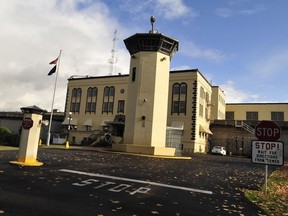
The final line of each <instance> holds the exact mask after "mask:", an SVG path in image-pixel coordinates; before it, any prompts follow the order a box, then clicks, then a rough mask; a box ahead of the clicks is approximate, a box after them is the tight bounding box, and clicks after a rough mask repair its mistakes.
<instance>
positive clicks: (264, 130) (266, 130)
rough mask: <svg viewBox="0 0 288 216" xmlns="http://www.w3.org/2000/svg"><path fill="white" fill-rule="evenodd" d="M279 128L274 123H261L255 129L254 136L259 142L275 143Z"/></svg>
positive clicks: (279, 131)
mask: <svg viewBox="0 0 288 216" xmlns="http://www.w3.org/2000/svg"><path fill="white" fill-rule="evenodd" d="M280 133H281V128H280V127H279V125H278V124H276V123H275V122H274V121H261V122H260V123H259V124H258V125H257V126H256V128H255V136H256V137H257V139H258V140H261V141H277V140H278V139H279V138H280Z"/></svg>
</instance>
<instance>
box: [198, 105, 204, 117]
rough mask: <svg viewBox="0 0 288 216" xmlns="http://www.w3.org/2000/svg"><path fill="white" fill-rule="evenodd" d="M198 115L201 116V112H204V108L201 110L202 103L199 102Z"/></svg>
mask: <svg viewBox="0 0 288 216" xmlns="http://www.w3.org/2000/svg"><path fill="white" fill-rule="evenodd" d="M199 105H200V106H199V116H202V117H203V113H204V110H203V105H202V104H199Z"/></svg>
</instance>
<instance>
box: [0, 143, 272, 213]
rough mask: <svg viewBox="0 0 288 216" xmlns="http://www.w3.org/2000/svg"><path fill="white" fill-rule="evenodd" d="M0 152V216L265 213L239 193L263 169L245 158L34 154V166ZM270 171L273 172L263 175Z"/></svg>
mask: <svg viewBox="0 0 288 216" xmlns="http://www.w3.org/2000/svg"><path fill="white" fill-rule="evenodd" d="M16 155H17V151H15V150H14V151H0V215H2V214H3V215H4V216H8V215H11V216H12V215H13V216H18V215H24V216H25V215H29V216H31V215H44V216H45V215H59V216H60V215H61V216H62V215H70V216H71V215H75V216H76V215H87V216H90V215H93V216H95V215H264V213H263V212H262V211H261V210H260V209H259V208H258V207H257V206H255V205H254V204H252V203H250V202H249V201H248V200H247V199H246V198H245V197H244V195H243V193H242V192H241V189H243V188H249V189H258V188H259V187H260V186H261V185H262V184H263V182H264V167H263V166H262V165H255V164H252V163H251V161H250V159H248V158H239V157H230V156H217V155H204V154H203V155H202V154H195V155H192V159H190V160H187V159H186V160H179V159H177V160H176V159H165V158H151V157H143V156H135V155H124V154H117V153H112V152H102V151H96V150H95V149H93V150H92V149H90V150H81V149H78V150H75V149H68V150H66V149H49V148H40V149H39V152H38V157H39V160H41V161H42V162H43V163H44V165H43V166H41V167H19V166H15V165H10V164H9V161H11V160H15V158H16ZM270 171H272V168H271V169H270Z"/></svg>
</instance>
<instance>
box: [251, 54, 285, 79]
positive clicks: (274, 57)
mask: <svg viewBox="0 0 288 216" xmlns="http://www.w3.org/2000/svg"><path fill="white" fill-rule="evenodd" d="M287 59H288V51H287V49H285V50H277V51H274V52H269V53H267V54H266V56H265V57H264V56H261V59H259V60H258V61H257V60H254V62H253V63H252V65H251V66H250V67H249V70H250V71H251V73H253V74H256V75H257V76H259V75H261V76H260V77H261V78H265V79H266V78H270V77H275V76H276V75H277V74H281V73H283V74H286V73H287V68H288V61H287Z"/></svg>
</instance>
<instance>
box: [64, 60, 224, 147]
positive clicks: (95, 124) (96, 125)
mask: <svg viewBox="0 0 288 216" xmlns="http://www.w3.org/2000/svg"><path fill="white" fill-rule="evenodd" d="M157 58H161V56H159V57H157ZM160 70H163V71H165V70H166V69H165V68H160ZM162 78H163V77H162V76H160V75H159V77H156V78H155V79H162ZM149 79H150V78H149V77H147V83H149V81H150V80H149ZM128 82H129V77H128V75H124V76H118V75H117V76H112V77H110V76H107V77H89V78H82V79H81V78H80V79H69V80H68V91H67V99H66V101H67V102H66V111H65V112H66V116H67V114H68V113H69V111H70V104H71V94H72V90H73V88H81V89H82V97H81V108H80V113H79V114H78V113H73V114H72V118H73V120H77V130H72V131H70V140H71V138H72V137H73V136H74V137H75V138H76V143H81V140H82V139H83V138H85V137H86V138H87V137H88V136H89V135H90V134H91V133H93V130H102V127H101V126H100V124H101V123H102V121H103V120H110V121H112V120H113V119H114V117H115V115H117V105H118V100H125V112H124V115H125V114H127V112H135V110H129V111H128V110H127V98H128V95H127V93H128ZM182 82H185V83H186V84H187V104H186V115H185V114H183V113H180V114H176V113H173V114H171V102H172V85H173V84H174V83H182ZM195 83H196V84H197V88H194V84H195ZM105 86H114V87H115V99H114V109H113V114H112V113H109V114H106V113H103V114H102V102H103V91H104V88H105ZM145 86H146V84H145ZM89 87H97V88H98V97H97V108H96V113H95V114H94V113H92V114H89V113H85V106H86V98H87V89H88V88H89ZM138 87H139V86H138ZM138 87H137V86H135V88H138ZM150 87H151V86H150V85H149V84H147V86H146V87H145V88H144V89H143V91H142V92H141V94H142V95H140V96H139V97H138V98H137V99H136V100H137V103H138V105H139V106H142V105H143V104H144V98H146V99H147V102H148V101H149V100H151V99H153V97H154V96H153V95H150V94H149V88H150ZM201 87H202V88H203V89H202V91H203V90H204V91H203V92H204V95H205V96H204V98H202V99H201V98H200V91H201ZM163 88H164V87H163ZM121 89H124V93H121ZM160 89H161V88H160ZM214 92H216V93H217V94H219V95H221V94H222V97H225V95H224V94H223V92H222V91H221V90H219V89H218V90H217V91H213V89H212V86H211V85H210V84H209V82H208V81H207V80H206V79H205V77H204V76H203V75H202V74H201V73H200V72H199V71H198V70H197V69H195V70H184V71H174V72H173V71H172V72H170V77H169V93H168V105H167V104H166V105H165V107H166V110H164V112H166V111H168V113H167V122H166V124H165V126H166V125H167V126H170V125H171V124H172V122H183V123H184V130H183V144H184V150H185V151H186V152H205V151H207V147H208V138H209V136H210V132H209V126H210V120H211V118H212V117H213V113H217V112H218V111H214V110H213V109H220V110H221V109H223V107H222V108H221V105H218V104H217V103H219V102H218V101H219V100H218V99H216V100H215V102H213V104H214V106H211V101H212V100H213V98H218V97H219V96H217V97H214V96H213V94H214ZM206 93H207V94H206ZM195 94H196V95H195ZM206 95H207V97H208V98H207V100H206ZM129 97H130V96H129ZM164 99H165V97H164V96H163V95H161V93H160V94H159V95H158V96H157V101H158V102H159V103H162V104H164V103H165V101H164ZM133 100H134V99H133ZM165 100H166V99H165ZM193 103H195V107H196V109H195V110H194V108H193ZM200 104H202V106H203V111H202V114H201V115H200ZM159 107H161V106H158V105H157V106H154V107H153V109H160V110H163V109H165V108H163V107H161V108H159ZM142 115H147V114H146V113H143V114H141V116H142ZM194 117H195V119H194V120H192V118H194ZM87 119H92V128H91V129H92V131H86V126H84V125H83V123H84V122H85V121H86V120H87ZM149 121H150V122H151V124H152V122H153V121H162V122H165V120H162V119H158V120H157V119H155V117H153V119H150V120H149V119H147V121H146V122H145V124H147V123H148V124H149ZM139 123H140V124H141V123H142V122H141V121H139ZM192 124H195V127H193V126H192ZM126 125H127V122H126ZM200 125H202V127H201V126H200ZM128 127H129V126H128ZM163 127H164V126H163ZM203 128H204V130H203ZM131 130H132V129H131ZM191 133H195V138H194V139H193V137H192V135H191ZM155 136H157V133H155Z"/></svg>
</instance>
